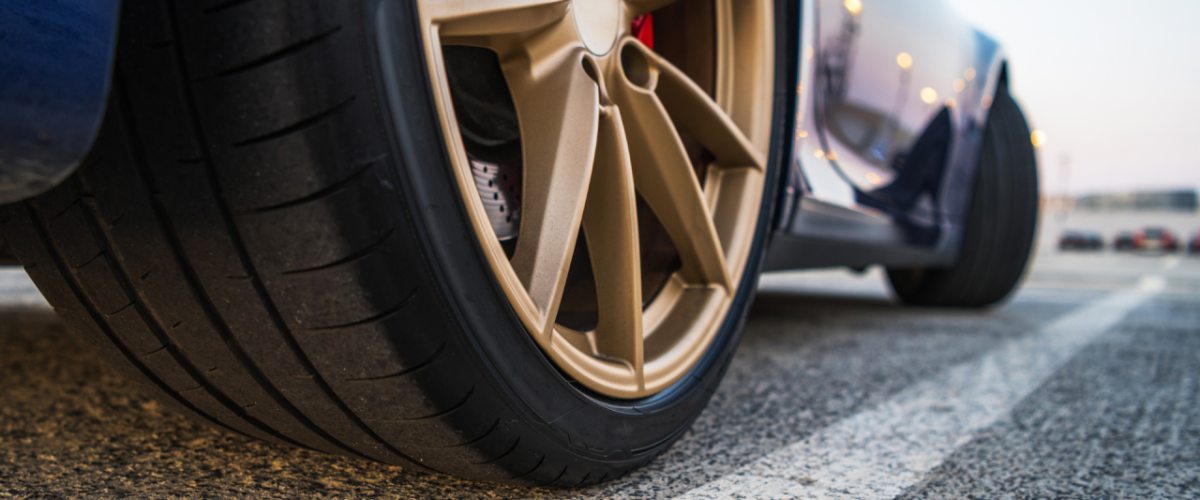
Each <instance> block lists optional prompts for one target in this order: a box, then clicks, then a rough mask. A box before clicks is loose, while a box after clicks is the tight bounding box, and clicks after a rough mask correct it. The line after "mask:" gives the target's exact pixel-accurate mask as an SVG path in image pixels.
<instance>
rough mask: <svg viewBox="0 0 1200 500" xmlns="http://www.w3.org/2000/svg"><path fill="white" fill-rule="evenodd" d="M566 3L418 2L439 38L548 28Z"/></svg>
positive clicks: (513, 0)
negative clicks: (434, 26) (437, 26)
mask: <svg viewBox="0 0 1200 500" xmlns="http://www.w3.org/2000/svg"><path fill="white" fill-rule="evenodd" d="M569 5H570V2H569V1H567V0H421V2H420V11H421V15H422V17H424V18H425V19H426V20H427V22H431V23H436V24H438V25H440V28H439V31H440V33H441V35H442V36H475V35H500V34H505V33H519V32H523V31H528V30H532V29H536V28H540V27H542V26H546V25H549V24H550V23H553V22H554V21H556V20H558V19H561V18H562V17H563V16H564V15H566V13H567V8H568V6H569Z"/></svg>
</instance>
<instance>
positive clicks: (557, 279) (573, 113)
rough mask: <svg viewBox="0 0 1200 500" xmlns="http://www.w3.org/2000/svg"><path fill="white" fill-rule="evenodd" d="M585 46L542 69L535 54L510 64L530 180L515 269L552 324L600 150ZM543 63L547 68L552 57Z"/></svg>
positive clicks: (507, 71)
mask: <svg viewBox="0 0 1200 500" xmlns="http://www.w3.org/2000/svg"><path fill="white" fill-rule="evenodd" d="M583 57H584V56H583V54H582V52H581V51H578V50H574V51H571V53H570V54H568V56H564V57H561V58H557V60H558V61H559V64H558V65H557V66H556V67H554V68H551V69H550V70H549V71H547V72H544V73H542V74H537V73H535V72H534V71H532V69H533V66H532V64H531V63H530V59H529V58H515V59H512V60H509V61H508V62H506V63H505V64H504V65H503V69H504V73H505V76H506V78H507V79H508V83H509V88H510V89H511V91H512V94H513V103H514V104H515V106H516V109H517V116H518V117H519V119H520V123H521V136H522V137H527V138H536V139H534V140H524V141H522V153H523V156H524V163H525V175H524V179H525V186H524V193H523V199H522V200H521V202H522V216H521V228H520V232H519V233H518V237H517V247H516V251H515V253H514V254H513V257H512V266H513V270H514V271H516V274H517V277H518V278H520V280H521V283H522V284H524V285H525V288H526V289H527V290H528V292H529V295H530V298H532V299H533V302H534V304H535V305H536V306H537V308H538V310H539V311H540V312H541V313H542V314H543V315H544V317H545V328H543V329H542V333H543V334H549V332H550V326H551V325H552V324H553V321H554V317H555V315H556V313H557V310H558V304H559V300H560V299H561V297H562V290H563V285H564V283H565V280H566V277H567V269H568V268H569V266H570V263H571V256H572V253H573V252H574V250H575V239H576V237H577V236H578V234H579V224H580V219H581V218H582V216H583V207H584V202H585V200H586V199H587V191H588V184H589V181H590V179H591V174H592V160H593V156H594V154H595V150H596V127H597V120H598V114H599V90H598V89H597V86H596V82H595V81H594V80H592V79H591V77H589V76H588V75H587V73H586V72H585V71H584V70H583V67H582V64H581V62H582V60H583ZM539 68H540V69H547V68H546V65H545V64H542V65H541V66H539Z"/></svg>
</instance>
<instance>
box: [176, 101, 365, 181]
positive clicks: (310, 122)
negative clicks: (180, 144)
mask: <svg viewBox="0 0 1200 500" xmlns="http://www.w3.org/2000/svg"><path fill="white" fill-rule="evenodd" d="M188 94H189V96H190V94H191V89H190V86H189V89H188ZM354 99H355V97H354V96H350V97H349V98H347V99H346V100H344V101H342V102H339V103H337V104H334V105H333V106H330V107H329V109H326V110H324V111H321V112H319V113H317V114H315V115H312V116H310V117H308V118H303V119H301V120H300V121H298V122H296V123H293V124H291V125H286V126H284V127H282V128H279V129H278V130H273V131H271V132H267V133H265V134H262V135H257V136H254V137H251V138H249V139H242V140H240V141H237V142H234V143H233V147H234V148H244V147H246V146H253V145H255V144H259V143H263V142H267V141H269V140H272V139H278V138H280V137H283V136H286V135H290V134H292V133H295V132H299V131H301V130H304V129H306V128H309V127H313V126H315V125H317V124H318V123H321V122H322V121H325V120H326V119H328V118H329V117H331V116H333V115H334V114H336V113H337V112H338V111H340V110H342V109H343V108H345V107H346V106H349V105H350V104H352V103H353V102H354ZM190 102H191V99H189V103H190ZM198 133H199V132H198ZM206 163H207V162H206Z"/></svg>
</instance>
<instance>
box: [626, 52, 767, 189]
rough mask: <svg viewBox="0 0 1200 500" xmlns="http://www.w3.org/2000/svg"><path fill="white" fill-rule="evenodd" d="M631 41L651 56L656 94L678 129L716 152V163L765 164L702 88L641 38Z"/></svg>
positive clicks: (728, 164)
mask: <svg viewBox="0 0 1200 500" xmlns="http://www.w3.org/2000/svg"><path fill="white" fill-rule="evenodd" d="M630 45H633V46H635V47H637V49H638V50H640V51H642V52H643V54H644V55H645V56H646V57H647V58H652V60H653V61H654V65H655V66H656V67H657V69H658V73H659V75H658V85H657V87H656V88H655V89H654V93H655V95H657V96H658V98H659V100H661V101H662V104H663V107H664V108H666V110H667V112H668V113H670V115H671V118H672V120H673V121H674V122H675V124H676V125H677V126H678V127H679V129H680V130H683V131H684V132H685V133H687V134H688V135H690V136H692V137H694V138H696V140H697V141H700V144H703V145H704V147H705V148H707V149H708V150H709V151H710V152H712V154H713V155H714V156H716V163H717V165H719V166H722V167H755V168H757V169H759V170H762V169H763V168H764V166H765V165H766V160H765V159H764V158H763V154H762V153H761V152H759V151H758V149H757V148H755V147H754V145H753V144H752V143H751V142H750V139H747V138H746V135H745V134H743V133H742V130H741V129H740V128H738V126H737V125H736V124H735V123H733V120H731V119H730V118H729V115H727V114H725V111H724V110H722V109H721V108H720V107H719V106H717V103H715V102H713V100H712V99H711V98H709V96H708V94H707V93H705V92H704V89H701V88H700V86H698V85H696V83H695V82H693V81H692V79H691V78H688V77H687V75H685V74H684V73H683V72H682V71H680V70H679V69H678V68H676V67H675V66H674V65H672V64H671V63H669V62H667V60H666V59H663V58H662V57H661V56H659V55H658V54H655V53H654V52H652V51H650V50H649V49H647V48H646V47H645V46H644V45H642V44H641V43H640V42H636V41H634V42H633V43H631V44H630Z"/></svg>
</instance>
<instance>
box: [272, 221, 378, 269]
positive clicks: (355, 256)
mask: <svg viewBox="0 0 1200 500" xmlns="http://www.w3.org/2000/svg"><path fill="white" fill-rule="evenodd" d="M395 232H396V228H394V227H392V228H388V230H387V231H386V232H384V233H383V236H382V237H381V238H379V239H378V240H375V242H374V243H371V244H370V245H367V246H366V247H365V248H363V249H362V250H358V251H355V252H354V253H351V254H350V255H347V256H345V257H342V258H339V259H337V260H335V261H333V262H328V263H325V264H321V265H318V266H313V267H309V268H305V269H296V270H294V271H284V272H282V273H279V274H281V275H283V276H298V275H302V274H306V273H312V272H316V271H324V270H326V269H333V268H335V267H338V266H342V265H345V264H350V263H352V262H357V261H359V260H362V259H365V258H367V257H370V256H371V254H373V253H375V252H378V251H379V250H380V249H382V248H383V247H384V244H385V243H387V240H388V238H391V237H392V233H395Z"/></svg>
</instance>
